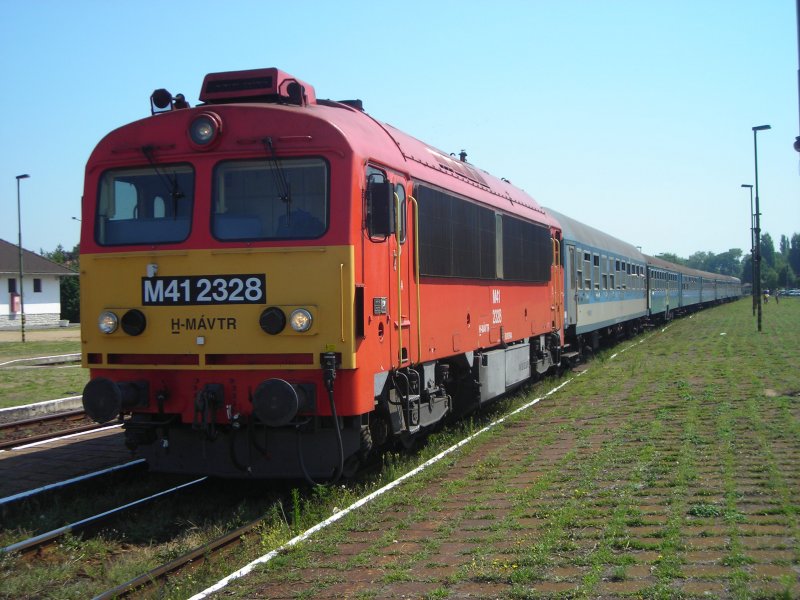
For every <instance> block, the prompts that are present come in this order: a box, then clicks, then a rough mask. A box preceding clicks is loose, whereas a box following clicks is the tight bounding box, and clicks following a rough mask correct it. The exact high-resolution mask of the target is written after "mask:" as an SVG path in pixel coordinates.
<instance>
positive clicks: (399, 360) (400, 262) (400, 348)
mask: <svg viewBox="0 0 800 600" xmlns="http://www.w3.org/2000/svg"><path fill="white" fill-rule="evenodd" d="M394 206H395V213H394V214H395V219H399V218H400V196H398V195H397V192H395V193H394ZM394 239H395V242H396V246H397V250H396V252H397V264H396V265H395V267H396V270H397V322H398V324H400V325H399V326H398V328H397V367H398V368H400V367H402V366H403V326H402V324H401V323H402V322H403V246H402V244H401V243H400V227H398V226H397V225H395V228H394Z"/></svg>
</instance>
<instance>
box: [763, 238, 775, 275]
mask: <svg viewBox="0 0 800 600" xmlns="http://www.w3.org/2000/svg"><path fill="white" fill-rule="evenodd" d="M761 261H762V263H764V262H765V263H767V264H768V265H769V266H770V267H775V242H773V241H772V236H771V235H770V234H768V233H762V234H761ZM762 269H763V265H762Z"/></svg>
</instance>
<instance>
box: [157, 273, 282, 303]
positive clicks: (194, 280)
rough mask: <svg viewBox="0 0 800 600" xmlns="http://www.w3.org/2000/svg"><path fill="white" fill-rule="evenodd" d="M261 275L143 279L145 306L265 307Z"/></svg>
mask: <svg viewBox="0 0 800 600" xmlns="http://www.w3.org/2000/svg"><path fill="white" fill-rule="evenodd" d="M266 288H267V283H266V277H265V276H264V275H263V274H261V275H185V276H178V277H142V305H144V306H189V305H204V304H209V305H210V304H265V303H266V301H267V293H266Z"/></svg>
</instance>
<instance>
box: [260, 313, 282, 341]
mask: <svg viewBox="0 0 800 600" xmlns="http://www.w3.org/2000/svg"><path fill="white" fill-rule="evenodd" d="M258 324H259V325H260V326H261V329H263V330H264V331H265V332H266V333H268V334H270V335H278V334H279V333H280V332H281V331H283V328H284V327H286V315H285V314H283V311H282V310H281V309H280V308H278V307H277V306H270V307H269V308H267V309H265V310H264V312H262V313H261V317H260V318H259V319H258Z"/></svg>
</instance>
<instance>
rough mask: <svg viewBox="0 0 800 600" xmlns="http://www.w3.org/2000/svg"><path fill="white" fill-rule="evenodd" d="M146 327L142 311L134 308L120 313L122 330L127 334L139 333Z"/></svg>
mask: <svg viewBox="0 0 800 600" xmlns="http://www.w3.org/2000/svg"><path fill="white" fill-rule="evenodd" d="M145 327H147V319H146V318H145V316H144V313H143V312H142V311H140V310H136V309H135V308H133V309H131V310H129V311H128V312H126V313H125V314H124V315H122V331H124V332H125V333H127V334H128V335H140V334H141V333H142V332H143V331H144V330H145Z"/></svg>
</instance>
